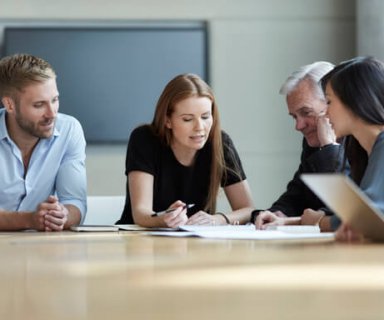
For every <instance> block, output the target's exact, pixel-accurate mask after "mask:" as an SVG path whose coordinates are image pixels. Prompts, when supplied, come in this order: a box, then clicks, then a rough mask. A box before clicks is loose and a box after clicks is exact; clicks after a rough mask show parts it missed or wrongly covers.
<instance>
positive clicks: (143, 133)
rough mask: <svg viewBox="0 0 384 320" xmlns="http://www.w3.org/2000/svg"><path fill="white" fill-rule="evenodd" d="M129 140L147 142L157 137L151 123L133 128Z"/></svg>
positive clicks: (153, 140)
mask: <svg viewBox="0 0 384 320" xmlns="http://www.w3.org/2000/svg"><path fill="white" fill-rule="evenodd" d="M129 140H130V141H135V142H136V141H139V142H143V143H149V142H155V141H156V140H158V139H157V138H156V135H155V133H154V132H153V129H152V127H151V125H149V124H144V125H141V126H139V127H136V128H135V129H133V131H132V133H131V136H130V139H129Z"/></svg>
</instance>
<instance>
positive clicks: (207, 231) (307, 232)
mask: <svg viewBox="0 0 384 320" xmlns="http://www.w3.org/2000/svg"><path fill="white" fill-rule="evenodd" d="M179 229H180V230H182V231H184V232H180V231H168V232H159V231H152V232H148V234H151V235H156V236H168V237H201V238H210V239H250V240H251V239H254V240H280V239H281V240H286V239H333V238H334V234H333V233H331V232H326V233H321V232H320V229H319V227H318V226H276V227H273V228H268V230H256V229H255V226H254V225H240V226H239V225H236V226H234V225H225V226H181V227H179ZM270 229H273V230H270Z"/></svg>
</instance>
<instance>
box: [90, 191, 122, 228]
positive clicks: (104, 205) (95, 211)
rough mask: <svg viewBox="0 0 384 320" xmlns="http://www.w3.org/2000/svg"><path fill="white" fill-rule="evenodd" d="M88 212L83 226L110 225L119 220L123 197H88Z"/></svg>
mask: <svg viewBox="0 0 384 320" xmlns="http://www.w3.org/2000/svg"><path fill="white" fill-rule="evenodd" d="M87 201H88V210H87V215H86V216H85V219H84V222H83V224H91V225H103V224H104V225H111V224H115V223H116V221H117V220H119V219H120V217H121V213H122V212H123V209H124V204H125V196H88V197H87Z"/></svg>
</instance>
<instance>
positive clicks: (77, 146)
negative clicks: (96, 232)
mask: <svg viewBox="0 0 384 320" xmlns="http://www.w3.org/2000/svg"><path fill="white" fill-rule="evenodd" d="M67 143H68V144H67V150H66V152H65V155H64V157H63V159H62V162H61V164H60V168H59V170H58V173H57V177H56V193H57V196H58V198H59V201H60V202H61V203H62V204H71V205H74V206H76V207H77V208H78V209H79V210H80V212H81V222H83V221H84V219H85V215H86V212H87V178H86V168H85V146H86V142H85V138H84V133H83V129H82V127H81V125H80V123H79V122H78V121H77V120H75V121H74V122H73V123H72V126H71V130H70V131H69V133H68V141H67Z"/></svg>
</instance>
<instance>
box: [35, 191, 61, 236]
mask: <svg viewBox="0 0 384 320" xmlns="http://www.w3.org/2000/svg"><path fill="white" fill-rule="evenodd" d="M32 219H33V222H32V224H33V226H34V229H36V230H40V231H43V230H44V231H62V230H63V229H64V226H65V223H66V222H67V220H68V209H67V208H66V207H65V206H64V205H63V204H61V203H60V202H59V200H58V199H57V197H55V196H49V197H48V199H47V200H46V201H45V202H42V203H40V204H39V206H38V207H37V210H36V213H35V214H34V215H33V218H32Z"/></svg>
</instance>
